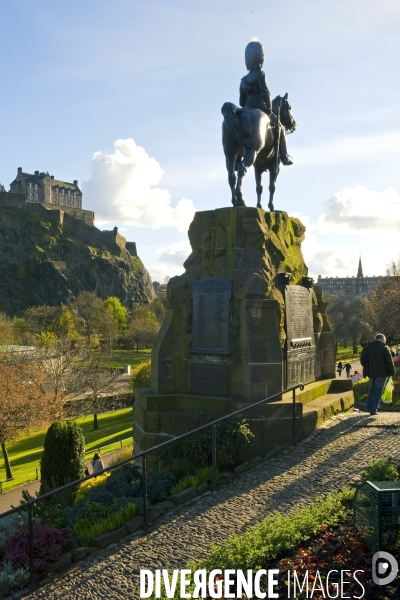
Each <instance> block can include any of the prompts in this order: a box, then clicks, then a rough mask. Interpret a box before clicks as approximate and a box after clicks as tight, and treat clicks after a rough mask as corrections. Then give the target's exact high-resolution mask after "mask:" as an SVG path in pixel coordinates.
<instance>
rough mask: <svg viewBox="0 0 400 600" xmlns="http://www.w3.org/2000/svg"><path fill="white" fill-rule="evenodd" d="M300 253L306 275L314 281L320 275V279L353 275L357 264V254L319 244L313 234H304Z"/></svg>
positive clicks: (338, 246) (336, 246) (337, 247)
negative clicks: (306, 268)
mask: <svg viewBox="0 0 400 600" xmlns="http://www.w3.org/2000/svg"><path fill="white" fill-rule="evenodd" d="M302 251H303V256H304V261H305V263H306V265H307V267H308V273H309V275H310V277H314V279H315V280H316V278H317V276H318V275H322V277H327V276H329V277H332V276H333V275H334V276H336V275H337V276H338V277H346V276H352V275H355V271H356V268H357V263H358V256H357V254H356V253H355V252H354V251H353V252H348V250H344V249H343V247H342V246H340V245H339V244H336V243H333V242H330V243H329V244H326V243H323V242H322V243H321V242H320V241H319V239H318V238H317V236H316V235H315V234H313V233H306V237H305V240H304V242H303V243H302Z"/></svg>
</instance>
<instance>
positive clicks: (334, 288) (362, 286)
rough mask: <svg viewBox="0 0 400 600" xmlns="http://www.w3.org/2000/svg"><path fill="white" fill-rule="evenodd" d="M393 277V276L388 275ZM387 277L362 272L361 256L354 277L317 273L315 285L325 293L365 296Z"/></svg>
mask: <svg viewBox="0 0 400 600" xmlns="http://www.w3.org/2000/svg"><path fill="white" fill-rule="evenodd" d="M390 278H391V279H393V277H390ZM385 279H387V277H385V276H378V277H375V275H373V276H372V277H369V276H368V275H364V274H363V268H362V263H361V257H360V259H359V261H358V271H357V275H356V277H321V275H318V280H317V285H319V286H320V287H321V288H322V289H323V291H324V292H325V293H326V294H339V293H341V294H343V293H345V294H348V295H356V296H366V295H367V294H369V292H370V291H371V290H372V289H373V288H374V287H375V286H376V285H378V283H380V282H381V281H383V280H385Z"/></svg>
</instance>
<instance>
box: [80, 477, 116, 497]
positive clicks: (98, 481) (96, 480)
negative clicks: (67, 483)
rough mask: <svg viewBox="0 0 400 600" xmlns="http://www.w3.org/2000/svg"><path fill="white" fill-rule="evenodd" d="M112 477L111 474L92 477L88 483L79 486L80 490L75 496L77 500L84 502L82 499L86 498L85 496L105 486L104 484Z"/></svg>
mask: <svg viewBox="0 0 400 600" xmlns="http://www.w3.org/2000/svg"><path fill="white" fill-rule="evenodd" d="M109 476H110V473H104V474H103V475H98V476H97V477H92V479H88V480H87V481H84V482H83V483H81V484H80V485H79V486H78V489H77V490H76V494H75V500H76V501H78V500H82V498H84V496H86V494H87V493H88V492H89V491H90V490H92V489H93V488H94V487H97V486H99V485H103V483H105V481H106V479H107V478H108V477H109Z"/></svg>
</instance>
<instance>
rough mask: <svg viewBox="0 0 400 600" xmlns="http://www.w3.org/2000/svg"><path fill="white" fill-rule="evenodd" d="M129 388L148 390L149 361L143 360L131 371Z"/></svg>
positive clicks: (149, 384)
mask: <svg viewBox="0 0 400 600" xmlns="http://www.w3.org/2000/svg"><path fill="white" fill-rule="evenodd" d="M130 386H131V388H132V390H136V388H149V387H150V386H151V360H145V361H144V362H142V364H140V365H138V366H137V367H135V369H133V371H132V374H131V381H130Z"/></svg>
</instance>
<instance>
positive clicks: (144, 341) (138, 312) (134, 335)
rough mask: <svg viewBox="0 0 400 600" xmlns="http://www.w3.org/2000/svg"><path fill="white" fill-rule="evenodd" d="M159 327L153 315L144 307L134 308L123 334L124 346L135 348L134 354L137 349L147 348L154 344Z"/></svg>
mask: <svg viewBox="0 0 400 600" xmlns="http://www.w3.org/2000/svg"><path fill="white" fill-rule="evenodd" d="M159 329H160V325H159V323H158V321H157V319H156V317H155V316H154V313H153V312H152V311H151V310H150V309H149V308H147V307H145V306H140V307H139V308H136V309H135V311H134V313H133V315H132V318H131V321H130V323H129V326H128V329H127V330H126V332H125V336H124V338H125V342H126V344H128V345H130V346H131V347H132V346H136V352H139V348H149V347H151V346H152V344H153V343H154V340H155V338H156V335H157V333H158V330H159Z"/></svg>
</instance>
